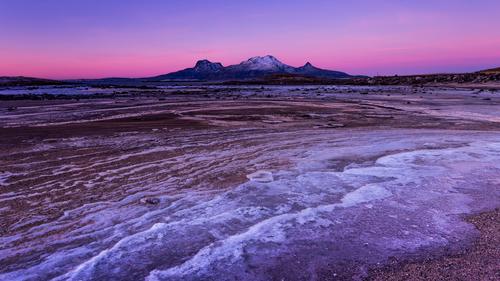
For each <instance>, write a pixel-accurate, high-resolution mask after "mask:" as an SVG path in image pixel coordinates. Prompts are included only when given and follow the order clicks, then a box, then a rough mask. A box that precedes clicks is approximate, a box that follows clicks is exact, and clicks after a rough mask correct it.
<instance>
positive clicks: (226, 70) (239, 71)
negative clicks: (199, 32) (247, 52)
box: [148, 55, 354, 81]
mask: <svg viewBox="0 0 500 281" xmlns="http://www.w3.org/2000/svg"><path fill="white" fill-rule="evenodd" d="M273 74H294V75H305V76H310V77H317V78H330V79H339V78H352V77H354V76H352V75H349V74H347V73H345V72H340V71H334V70H326V69H321V68H318V67H315V66H313V65H312V64H310V63H309V62H308V63H306V64H305V65H304V66H301V67H293V66H289V65H287V64H284V63H282V62H281V61H279V60H278V59H276V58H275V57H273V56H270V55H267V56H263V57H253V58H250V59H248V60H246V61H243V62H241V63H240V64H236V65H229V66H226V67H224V66H223V65H222V64H221V63H219V62H211V61H208V60H199V61H198V62H196V64H195V66H194V67H192V68H186V69H183V70H180V71H176V72H172V73H168V74H164V75H159V76H156V77H151V78H148V80H154V81H171V80H176V81H183V80H184V81H185V80H212V81H213V80H219V81H224V80H248V79H255V78H262V77H266V76H269V75H273Z"/></svg>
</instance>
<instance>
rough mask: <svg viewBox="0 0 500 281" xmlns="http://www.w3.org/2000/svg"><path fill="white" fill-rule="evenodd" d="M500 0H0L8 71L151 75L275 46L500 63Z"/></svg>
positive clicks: (359, 59)
mask: <svg viewBox="0 0 500 281" xmlns="http://www.w3.org/2000/svg"><path fill="white" fill-rule="evenodd" d="M499 11H500V1H499V0H475V1H472V0H467V1H465V0H420V1H418V0H415V1H407V0H399V1H392V0H383V1H378V0H371V1H370V0H342V1H337V0H324V1H323V0H316V1H315V0H303V1H300V0H282V1H276V0H253V1H246V0H226V1H224V0H210V1H208V0H205V1H202V0H170V1H168V0H162V1H160V0H158V1H155V0H144V1H139V0H137V1H130V0H79V1H78V0H43V1H42V0H0V76H18V75H23V76H34V77H43V78H53V79H70V78H101V77H147V76H153V75H158V74H164V73H168V72H172V71H176V70H179V69H183V68H187V67H192V66H193V65H194V63H195V62H196V61H197V60H199V59H209V60H211V61H215V62H221V63H222V64H223V65H230V64H237V63H240V62H241V61H243V60H246V59H248V58H250V57H253V56H259V55H268V54H269V55H274V56H275V57H277V58H278V59H279V60H281V61H282V62H284V63H286V64H289V65H292V66H301V65H303V64H304V63H306V62H307V61H309V62H311V63H312V64H313V65H315V66H317V67H321V68H326V69H333V70H340V71H345V72H348V73H350V74H364V75H377V74H379V75H394V74H399V75H403V74H419V73H437V72H467V71H477V70H480V69H485V68H492V67H498V66H500V14H499Z"/></svg>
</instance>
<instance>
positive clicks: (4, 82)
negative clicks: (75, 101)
mask: <svg viewBox="0 0 500 281" xmlns="http://www.w3.org/2000/svg"><path fill="white" fill-rule="evenodd" d="M61 84H65V83H64V82H61V81H57V80H50V79H43V78H34V77H24V76H0V86H3V87H12V86H42V85H61Z"/></svg>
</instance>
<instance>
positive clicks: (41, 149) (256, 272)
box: [0, 87, 500, 280]
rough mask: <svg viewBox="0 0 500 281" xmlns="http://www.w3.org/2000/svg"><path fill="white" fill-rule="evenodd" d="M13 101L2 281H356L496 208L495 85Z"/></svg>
mask: <svg viewBox="0 0 500 281" xmlns="http://www.w3.org/2000/svg"><path fill="white" fill-rule="evenodd" d="M3 103H4V104H3V105H4V107H3V108H2V111H1V112H0V125H1V127H2V128H1V129H0V132H1V133H2V136H3V137H2V140H0V145H1V146H2V150H1V151H0V159H1V160H0V166H1V167H2V168H1V169H0V217H1V218H2V219H1V221H0V223H1V225H0V229H2V230H1V231H2V232H1V233H0V235H1V236H0V280H51V279H54V280H143V279H146V280H270V279H271V280H337V279H362V278H364V277H366V274H367V270H368V269H369V268H370V267H373V266H379V265H381V264H384V263H385V262H387V261H388V260H389V259H390V258H391V257H405V256H414V255H427V254H431V253H439V252H440V251H441V250H442V249H451V250H453V249H459V248H462V247H466V246H468V245H469V244H470V242H471V241H472V240H473V239H474V238H475V237H476V235H477V231H476V230H475V229H474V227H472V226H471V225H470V224H468V223H466V222H464V221H463V220H462V218H463V215H464V214H470V213H475V212H478V211H484V210H490V209H493V208H495V207H498V202H499V195H500V189H499V187H500V177H499V176H498V175H499V174H500V120H499V116H498V112H499V109H500V96H499V95H498V93H496V92H489V91H486V92H485V91H482V92H478V91H476V90H473V89H471V90H467V89H463V90H454V89H446V88H430V89H428V88H411V87H383V88H379V87H364V88H355V87H272V88H264V89H261V88H260V87H258V88H255V87H253V88H245V87H238V88H228V89H222V90H221V89H215V90H214V89H202V91H201V93H198V92H197V93H192V92H191V93H190V94H180V93H177V94H171V95H168V94H166V95H165V97H164V98H162V99H158V98H156V97H154V98H153V97H148V96H145V97H144V98H143V99H128V98H122V99H114V100H113V99H97V100H89V101H72V100H65V101H9V102H3ZM7 107H15V108H16V109H15V110H13V111H12V110H11V111H8V110H7V109H6V108H7Z"/></svg>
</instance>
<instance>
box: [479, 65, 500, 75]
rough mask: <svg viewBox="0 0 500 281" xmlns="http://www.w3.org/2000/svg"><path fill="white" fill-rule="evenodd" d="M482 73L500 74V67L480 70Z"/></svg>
mask: <svg viewBox="0 0 500 281" xmlns="http://www.w3.org/2000/svg"><path fill="white" fill-rule="evenodd" d="M479 72H480V73H485V74H500V67H497V68H491V69H485V70H481V71H479Z"/></svg>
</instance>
